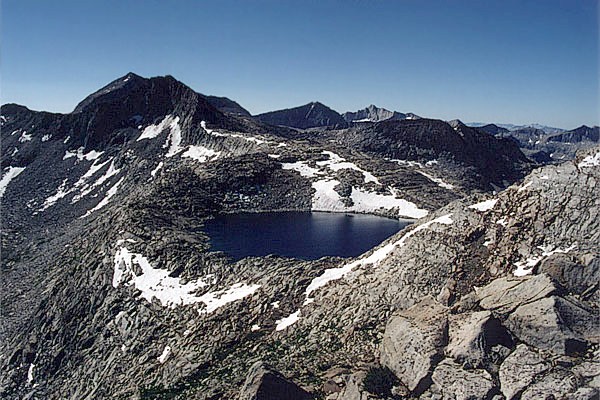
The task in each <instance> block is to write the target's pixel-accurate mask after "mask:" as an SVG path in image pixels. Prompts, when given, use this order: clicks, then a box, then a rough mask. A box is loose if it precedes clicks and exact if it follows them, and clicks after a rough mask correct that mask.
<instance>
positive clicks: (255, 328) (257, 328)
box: [250, 324, 260, 332]
mask: <svg viewBox="0 0 600 400" xmlns="http://www.w3.org/2000/svg"><path fill="white" fill-rule="evenodd" d="M250 330H251V331H252V332H256V331H260V325H257V324H254V325H252V327H251V328H250Z"/></svg>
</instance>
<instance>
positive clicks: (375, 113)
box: [342, 104, 420, 123]
mask: <svg viewBox="0 0 600 400" xmlns="http://www.w3.org/2000/svg"><path fill="white" fill-rule="evenodd" d="M342 117H344V119H345V120H346V122H348V123H352V122H354V123H361V122H380V121H385V120H388V119H393V120H401V119H418V118H420V117H419V116H417V115H415V114H413V113H407V114H404V113H400V112H397V111H389V110H386V109H385V108H379V107H377V106H375V105H373V104H371V105H370V106H368V107H367V108H363V109H362V110H358V111H356V112H351V111H348V112H345V113H343V114H342Z"/></svg>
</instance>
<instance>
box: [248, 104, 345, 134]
mask: <svg viewBox="0 0 600 400" xmlns="http://www.w3.org/2000/svg"><path fill="white" fill-rule="evenodd" d="M255 118H256V119H258V120H259V121H262V122H265V123H267V124H271V125H282V126H289V127H292V128H298V129H308V128H317V127H332V128H343V127H345V126H346V125H347V124H346V121H345V120H344V118H343V117H342V116H341V115H340V114H338V113H337V112H335V111H333V110H332V109H331V108H329V107H327V106H326V105H324V104H321V103H319V102H312V103H308V104H305V105H303V106H300V107H295V108H288V109H285V110H277V111H271V112H267V113H264V114H259V115H256V116H255Z"/></svg>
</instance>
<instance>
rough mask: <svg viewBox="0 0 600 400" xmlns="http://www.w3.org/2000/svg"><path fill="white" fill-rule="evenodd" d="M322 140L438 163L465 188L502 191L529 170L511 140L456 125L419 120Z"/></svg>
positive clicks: (375, 126) (331, 135)
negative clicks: (491, 188)
mask: <svg viewBox="0 0 600 400" xmlns="http://www.w3.org/2000/svg"><path fill="white" fill-rule="evenodd" d="M328 137H329V138H330V139H331V140H334V141H335V142H336V143H338V144H339V145H343V146H346V147H349V148H352V149H355V150H358V151H362V152H365V153H368V154H376V155H379V156H383V157H385V158H389V159H393V160H403V161H404V162H406V161H417V162H422V163H423V164H424V163H426V162H428V161H429V162H433V163H441V164H442V165H437V166H436V167H438V170H439V169H444V168H445V167H446V168H448V169H452V170H453V174H454V175H457V174H460V175H461V177H462V178H461V180H462V182H463V184H466V182H468V184H467V186H468V187H470V188H471V189H474V188H479V189H482V190H489V189H490V185H495V186H499V187H501V186H506V185H505V184H506V183H509V182H514V181H515V180H516V179H520V178H522V177H523V176H524V175H525V174H526V173H527V172H528V171H529V170H530V168H531V166H532V164H531V162H530V161H529V160H527V159H526V158H525V156H524V155H523V154H522V153H521V152H520V150H519V148H518V147H517V146H516V145H515V143H514V142H512V141H511V140H507V139H498V138H495V137H493V136H491V135H489V134H487V133H483V132H479V131H477V130H476V129H473V128H469V127H467V126H466V125H464V124H462V123H461V122H460V121H458V122H456V123H455V124H454V126H451V125H450V124H448V123H446V122H443V121H439V120H431V119H425V118H422V119H418V120H403V121H383V122H379V123H376V124H373V125H371V126H356V127H353V128H351V129H348V130H344V131H334V132H331V133H329V136H328ZM457 169H458V170H457ZM458 171H460V172H458ZM504 181H506V182H504Z"/></svg>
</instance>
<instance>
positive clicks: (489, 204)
mask: <svg viewBox="0 0 600 400" xmlns="http://www.w3.org/2000/svg"><path fill="white" fill-rule="evenodd" d="M497 202H498V199H490V200H485V201H482V202H481V203H477V204H472V205H470V206H469V207H468V208H472V209H474V210H477V211H481V212H485V211H489V210H491V209H492V208H494V206H495V205H496V203H497Z"/></svg>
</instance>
